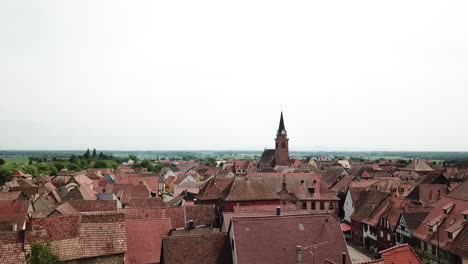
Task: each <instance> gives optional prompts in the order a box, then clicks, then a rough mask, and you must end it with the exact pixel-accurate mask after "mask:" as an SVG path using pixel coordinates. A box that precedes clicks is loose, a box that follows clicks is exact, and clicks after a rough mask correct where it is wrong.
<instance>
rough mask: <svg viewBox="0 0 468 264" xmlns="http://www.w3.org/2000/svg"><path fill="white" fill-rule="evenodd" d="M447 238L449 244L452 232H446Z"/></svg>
mask: <svg viewBox="0 0 468 264" xmlns="http://www.w3.org/2000/svg"><path fill="white" fill-rule="evenodd" d="M447 237H448V241H450V242H452V241H453V233H452V232H447Z"/></svg>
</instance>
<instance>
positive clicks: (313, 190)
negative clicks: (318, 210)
mask: <svg viewBox="0 0 468 264" xmlns="http://www.w3.org/2000/svg"><path fill="white" fill-rule="evenodd" d="M307 190H308V191H309V193H310V194H314V193H315V188H314V187H309V188H307Z"/></svg>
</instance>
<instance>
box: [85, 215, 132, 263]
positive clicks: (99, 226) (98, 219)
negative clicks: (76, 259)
mask: <svg viewBox="0 0 468 264" xmlns="http://www.w3.org/2000/svg"><path fill="white" fill-rule="evenodd" d="M125 241H126V233H125V220H124V215H123V214H111V215H107V214H106V215H82V216H81V225H80V258H88V257H96V256H106V255H115V254H119V253H124V252H126V251H127V246H126V243H125Z"/></svg>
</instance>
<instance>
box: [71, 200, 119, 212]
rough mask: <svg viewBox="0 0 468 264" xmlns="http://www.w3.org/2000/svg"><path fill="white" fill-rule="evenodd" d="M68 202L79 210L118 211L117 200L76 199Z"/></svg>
mask: <svg viewBox="0 0 468 264" xmlns="http://www.w3.org/2000/svg"><path fill="white" fill-rule="evenodd" d="M68 203H69V204H70V205H71V206H72V207H73V208H75V209H76V210H77V211H78V212H116V213H117V201H115V200H75V201H68Z"/></svg>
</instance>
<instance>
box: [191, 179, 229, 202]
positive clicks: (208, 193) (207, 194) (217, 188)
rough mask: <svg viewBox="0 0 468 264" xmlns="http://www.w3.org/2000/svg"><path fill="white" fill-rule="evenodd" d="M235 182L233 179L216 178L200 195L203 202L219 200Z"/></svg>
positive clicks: (209, 182) (199, 197)
mask: <svg viewBox="0 0 468 264" xmlns="http://www.w3.org/2000/svg"><path fill="white" fill-rule="evenodd" d="M233 181H234V179H233V178H224V177H214V178H213V179H211V180H209V181H208V183H207V184H205V185H204V186H203V187H202V189H201V190H200V192H199V193H198V199H199V200H202V201H207V200H218V197H219V195H220V194H221V193H222V192H223V191H224V190H225V189H226V188H227V187H228V186H229V185H230V184H231V183H232V182H233Z"/></svg>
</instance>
